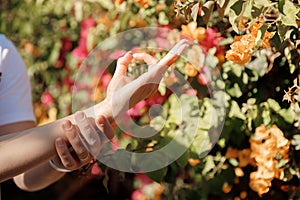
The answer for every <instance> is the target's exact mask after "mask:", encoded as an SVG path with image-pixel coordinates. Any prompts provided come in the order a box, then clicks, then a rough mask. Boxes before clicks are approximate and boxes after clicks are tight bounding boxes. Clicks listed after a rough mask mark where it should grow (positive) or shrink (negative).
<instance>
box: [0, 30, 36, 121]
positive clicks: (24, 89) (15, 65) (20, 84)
mask: <svg viewBox="0 0 300 200" xmlns="http://www.w3.org/2000/svg"><path fill="white" fill-rule="evenodd" d="M20 121H35V117H34V114H33V107H32V97H31V87H30V81H29V77H28V75H27V71H26V67H25V64H24V61H23V59H22V58H21V56H20V54H19V53H18V51H17V49H16V47H15V46H14V45H13V44H12V42H11V41H9V40H8V39H7V38H6V37H5V36H4V35H1V34H0V125H4V124H9V123H14V122H20Z"/></svg>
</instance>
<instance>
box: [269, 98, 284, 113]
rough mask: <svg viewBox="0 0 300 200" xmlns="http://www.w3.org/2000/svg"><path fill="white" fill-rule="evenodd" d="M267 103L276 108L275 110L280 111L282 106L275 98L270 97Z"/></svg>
mask: <svg viewBox="0 0 300 200" xmlns="http://www.w3.org/2000/svg"><path fill="white" fill-rule="evenodd" d="M267 103H268V104H269V106H270V108H271V109H272V110H274V111H275V112H277V113H278V112H279V111H280V109H281V107H280V105H279V103H278V102H277V101H275V100H274V99H268V100H267Z"/></svg>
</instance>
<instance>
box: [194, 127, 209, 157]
mask: <svg viewBox="0 0 300 200" xmlns="http://www.w3.org/2000/svg"><path fill="white" fill-rule="evenodd" d="M210 150H211V145H210V138H209V135H208V131H206V130H201V129H199V130H198V132H197V136H196V137H195V138H194V140H193V143H192V145H191V147H190V151H191V153H192V154H196V155H198V156H199V158H201V157H204V156H206V155H207V153H208V152H209V151H210Z"/></svg>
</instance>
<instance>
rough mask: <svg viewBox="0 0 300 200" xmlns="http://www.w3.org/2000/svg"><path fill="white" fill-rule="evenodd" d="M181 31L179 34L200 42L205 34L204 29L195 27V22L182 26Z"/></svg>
mask: <svg viewBox="0 0 300 200" xmlns="http://www.w3.org/2000/svg"><path fill="white" fill-rule="evenodd" d="M181 29H182V30H181V34H183V35H185V36H187V37H189V38H192V39H194V40H198V41H200V40H201V39H203V38H204V37H205V32H206V30H205V28H203V27H197V23H196V22H190V23H189V24H187V25H182V26H181Z"/></svg>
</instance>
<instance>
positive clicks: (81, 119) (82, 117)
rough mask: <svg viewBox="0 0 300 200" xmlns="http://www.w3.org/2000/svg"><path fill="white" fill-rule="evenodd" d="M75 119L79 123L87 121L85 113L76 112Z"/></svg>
mask: <svg viewBox="0 0 300 200" xmlns="http://www.w3.org/2000/svg"><path fill="white" fill-rule="evenodd" d="M75 119H76V120H78V121H83V120H84V119H85V114H84V112H76V113H75Z"/></svg>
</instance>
